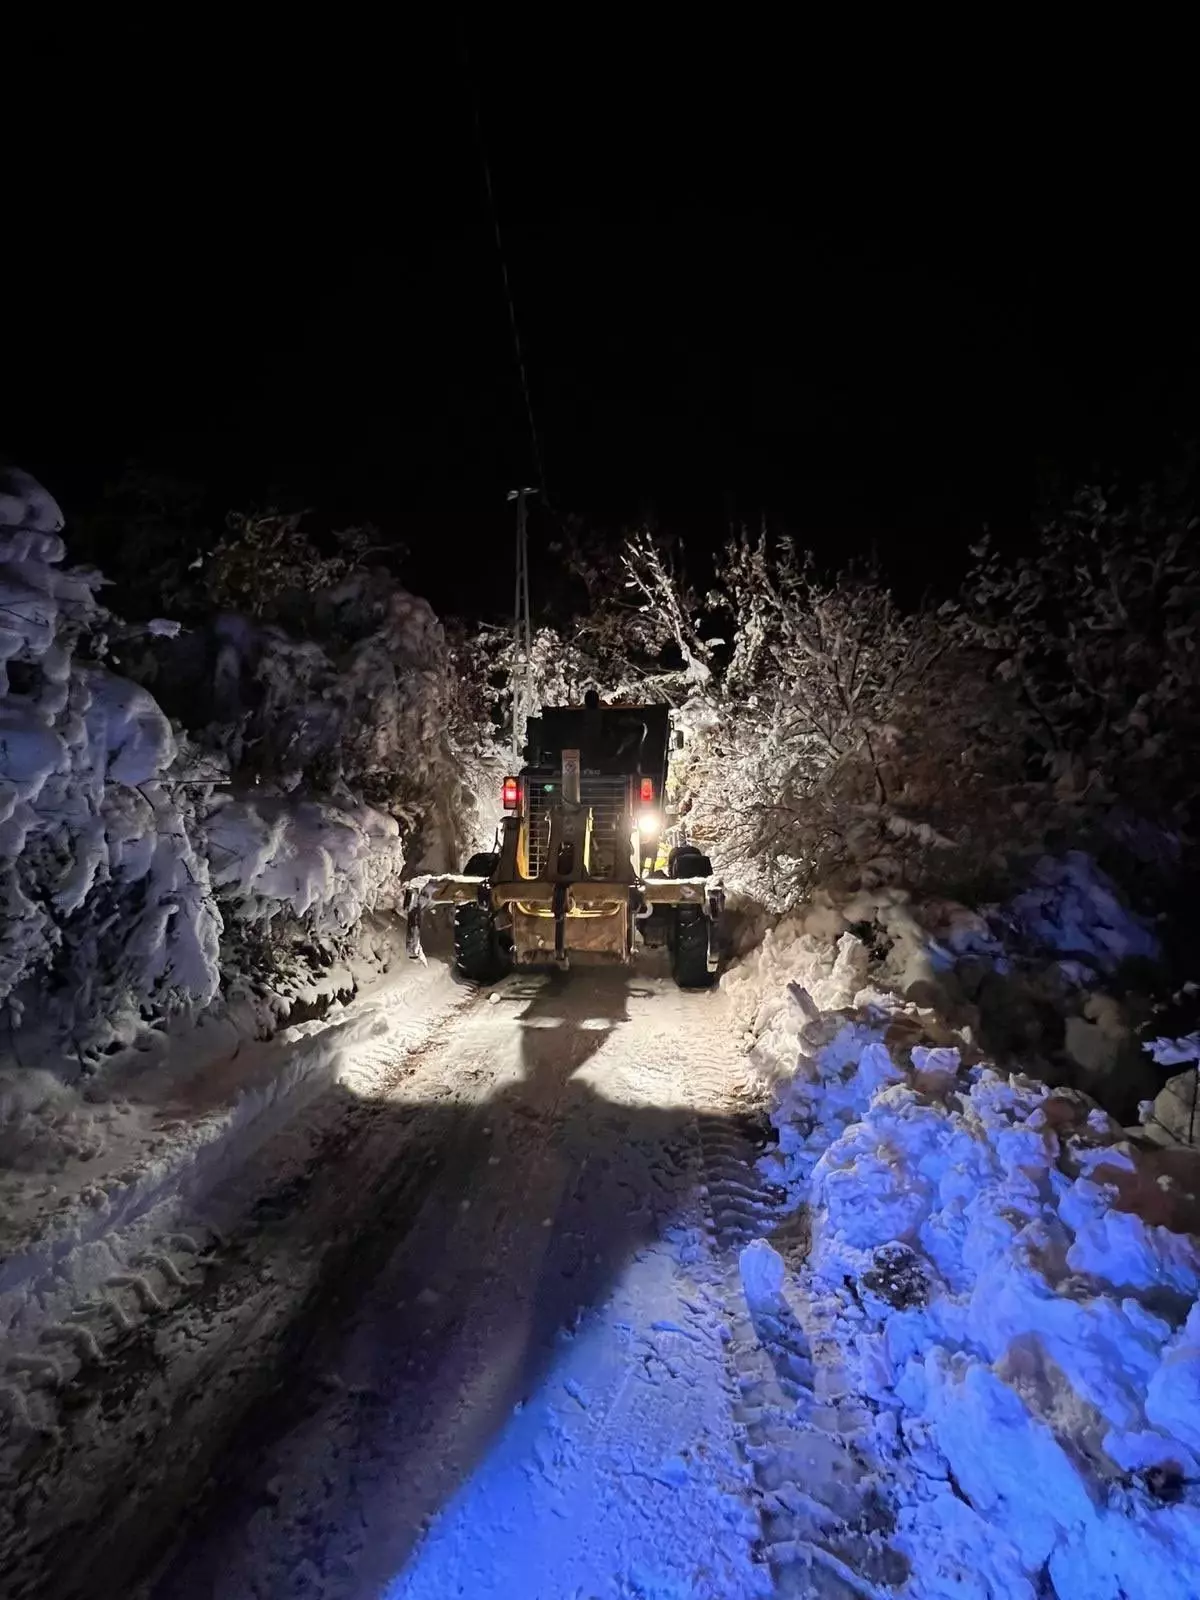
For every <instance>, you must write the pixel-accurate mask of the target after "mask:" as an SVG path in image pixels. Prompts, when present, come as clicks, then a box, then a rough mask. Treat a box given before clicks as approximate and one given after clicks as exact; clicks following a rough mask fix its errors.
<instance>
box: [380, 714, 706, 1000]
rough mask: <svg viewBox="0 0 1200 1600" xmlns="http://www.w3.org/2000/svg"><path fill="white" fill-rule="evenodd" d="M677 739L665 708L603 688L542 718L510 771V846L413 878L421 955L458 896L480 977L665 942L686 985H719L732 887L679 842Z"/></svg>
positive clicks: (606, 957)
mask: <svg viewBox="0 0 1200 1600" xmlns="http://www.w3.org/2000/svg"><path fill="white" fill-rule="evenodd" d="M670 737H671V729H670V719H669V713H668V711H667V708H666V707H665V706H603V705H601V704H600V703H599V700H598V698H597V697H596V696H595V695H594V694H591V695H589V696H588V700H587V703H586V704H585V705H584V706H582V707H577V706H550V707H546V708H545V709H543V711H542V712H541V714H540V716H537V717H531V718H530V719H529V723H528V732H527V735H526V739H527V743H526V745H525V749H524V765H523V766H522V767H521V770H520V771H519V772H518V773H517V774H516V775H514V776H511V777H506V778H505V779H504V787H503V804H504V818H503V821H502V823H501V825H500V829H499V834H498V841H497V848H496V849H495V850H493V851H489V852H484V853H481V854H479V855H475V856H472V857H471V859H470V860H469V861H468V862H467V864H466V869H465V871H463V872H461V873H448V874H444V875H441V876H429V877H424V878H420V879H415V880H414V881H413V883H412V884H411V885H410V886H409V888H408V891H407V895H406V902H405V906H406V913H407V917H408V946H409V954H410V955H417V956H419V955H420V953H421V921H422V918H423V916H424V915H425V913H426V912H427V911H428V910H429V908H430V907H434V906H438V905H452V906H453V907H454V951H455V959H456V962H457V965H458V967H459V969H460V970H461V971H462V973H463V974H464V975H465V976H466V977H468V978H471V979H473V980H475V981H476V982H479V983H493V982H495V981H496V980H497V979H498V978H501V977H503V976H504V974H505V973H506V972H508V971H509V970H510V969H511V968H512V967H513V966H517V967H531V966H551V967H558V968H566V967H569V966H574V965H585V964H593V965H594V964H612V963H623V962H629V961H631V960H632V959H633V956H634V953H635V951H636V950H638V949H639V948H640V947H641V946H643V945H655V944H657V945H665V946H666V947H667V949H668V950H669V952H670V958H671V971H672V974H673V976H674V978H675V980H676V982H677V983H678V984H679V985H680V987H681V988H687V989H698V988H706V987H708V986H709V985H710V984H711V983H712V982H713V981H714V979H715V976H716V971H717V965H718V956H717V946H716V940H715V937H714V934H715V929H716V923H717V918H718V917H719V915H720V913H721V910H722V908H723V906H724V893H723V891H722V888H721V885H720V884H719V883H718V882H717V881H716V880H715V879H714V877H713V874H712V866H711V864H710V862H709V859H708V857H707V856H705V855H703V854H702V853H701V852H700V851H699V850H698V849H697V848H695V847H694V846H692V845H688V844H686V843H683V844H677V845H675V846H674V847H673V848H670V849H668V848H667V844H666V839H667V834H666V828H667V820H668V819H667V815H666V812H665V809H664V805H665V788H666V777H667V759H668V749H669V743H670Z"/></svg>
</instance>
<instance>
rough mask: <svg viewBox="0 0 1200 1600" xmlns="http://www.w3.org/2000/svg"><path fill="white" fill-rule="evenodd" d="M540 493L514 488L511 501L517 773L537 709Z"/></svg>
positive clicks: (514, 749)
mask: <svg viewBox="0 0 1200 1600" xmlns="http://www.w3.org/2000/svg"><path fill="white" fill-rule="evenodd" d="M535 492H536V491H535V490H533V489H530V488H528V487H526V488H524V489H511V490H510V491H509V494H508V498H509V500H515V501H516V502H517V584H516V595H515V599H514V602H513V654H512V673H511V678H510V683H511V688H512V757H513V770H514V772H515V771H516V769H517V768H518V767H519V766H520V765H521V749H522V746H523V745H524V743H525V724H526V722H527V720H528V719H529V716H530V714H531V713H532V712H533V710H534V706H533V622H532V618H531V616H530V609H529V535H528V532H527V529H526V523H525V501H526V498H527V497H528V496H529V495H531V494H534V493H535Z"/></svg>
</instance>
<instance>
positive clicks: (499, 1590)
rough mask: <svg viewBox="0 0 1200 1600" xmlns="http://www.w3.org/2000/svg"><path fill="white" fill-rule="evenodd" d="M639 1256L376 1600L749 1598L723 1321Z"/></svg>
mask: <svg viewBox="0 0 1200 1600" xmlns="http://www.w3.org/2000/svg"><path fill="white" fill-rule="evenodd" d="M688 1255H693V1256H694V1257H695V1258H696V1259H697V1260H699V1259H702V1258H703V1250H702V1248H701V1247H700V1246H699V1245H698V1243H693V1242H692V1241H689V1238H688V1235H687V1231H686V1229H682V1228H681V1229H680V1230H678V1232H677V1233H675V1235H674V1237H673V1239H672V1238H669V1239H667V1240H665V1241H663V1242H662V1243H659V1244H656V1245H654V1246H651V1247H650V1248H648V1249H646V1250H644V1251H642V1252H641V1253H640V1254H639V1255H638V1256H637V1257H635V1258H634V1260H633V1261H632V1262H631V1263H630V1264H629V1266H628V1268H627V1270H626V1271H625V1273H624V1275H623V1276H622V1278H621V1279H620V1280H619V1282H618V1284H617V1286H616V1288H615V1290H614V1292H613V1294H612V1297H611V1299H610V1300H609V1302H608V1304H607V1305H605V1306H604V1307H603V1308H602V1309H600V1310H597V1311H594V1312H593V1313H592V1314H591V1315H590V1316H589V1317H588V1318H587V1319H586V1320H585V1321H584V1322H583V1323H582V1324H581V1326H580V1328H579V1331H578V1332H577V1333H576V1334H575V1335H574V1336H571V1337H565V1338H563V1339H562V1340H561V1341H560V1344H559V1348H558V1360H557V1363H556V1365H555V1366H554V1368H553V1369H552V1371H551V1372H550V1373H549V1375H548V1376H547V1378H546V1379H545V1380H544V1382H543V1383H542V1385H541V1387H540V1388H539V1389H538V1391H537V1392H536V1393H535V1394H534V1395H533V1396H531V1398H530V1399H529V1400H528V1402H527V1403H526V1404H525V1405H524V1406H523V1407H521V1409H519V1410H517V1411H515V1412H514V1413H513V1414H512V1415H511V1417H510V1418H509V1420H508V1423H507V1425H506V1426H505V1427H504V1428H503V1430H502V1432H501V1433H500V1434H499V1436H498V1438H497V1439H496V1441H495V1443H494V1445H493V1446H492V1448H491V1450H490V1451H489V1453H488V1455H487V1457H486V1459H485V1460H484V1461H482V1462H481V1463H480V1465H479V1466H478V1467H477V1469H476V1471H475V1472H474V1474H473V1476H472V1477H471V1478H470V1479H469V1481H468V1482H467V1483H466V1484H465V1485H464V1486H463V1487H462V1489H461V1490H460V1491H459V1493H458V1494H457V1496H456V1497H455V1498H454V1499H453V1500H452V1501H451V1502H450V1504H449V1505H448V1506H447V1507H446V1508H445V1509H444V1510H443V1511H442V1513H441V1514H440V1516H439V1517H438V1518H437V1520H436V1521H435V1523H434V1525H433V1527H432V1529H431V1531H430V1533H429V1535H428V1536H427V1538H426V1540H425V1542H424V1543H423V1545H422V1546H421V1547H420V1548H419V1549H418V1550H417V1552H416V1553H415V1555H414V1557H413V1559H412V1562H411V1564H410V1566H409V1568H408V1569H407V1570H406V1571H405V1572H404V1573H403V1574H401V1575H400V1576H399V1577H398V1578H397V1579H396V1580H395V1581H394V1582H393V1583H392V1585H391V1586H390V1587H389V1588H388V1590H387V1591H386V1593H387V1596H388V1600H448V1597H450V1596H470V1597H471V1600H559V1597H561V1600H569V1597H575V1596H580V1597H588V1600H590V1597H591V1596H594V1595H595V1596H599V1595H604V1596H609V1595H612V1596H629V1597H631V1600H632V1597H637V1600H742V1597H745V1600H751V1597H754V1596H766V1595H769V1594H770V1593H771V1592H772V1590H771V1585H770V1580H769V1575H768V1573H767V1571H766V1569H765V1568H764V1567H763V1566H762V1565H760V1564H756V1563H755V1562H754V1561H753V1560H752V1558H751V1547H752V1544H753V1541H754V1540H755V1539H757V1537H758V1533H759V1528H758V1519H757V1516H756V1514H755V1511H754V1509H753V1505H754V1501H753V1495H752V1494H751V1492H750V1487H751V1486H750V1482H749V1476H748V1469H747V1468H746V1466H745V1465H744V1464H743V1462H742V1461H741V1460H740V1459H739V1455H738V1450H737V1445H736V1441H735V1438H734V1431H733V1422H732V1407H731V1395H730V1392H729V1381H728V1378H727V1375H726V1363H725V1355H724V1351H723V1347H722V1346H723V1339H722V1335H723V1333H724V1331H725V1330H724V1328H723V1323H722V1319H721V1314H720V1308H719V1306H717V1305H716V1304H715V1303H714V1302H713V1301H712V1300H711V1299H710V1297H709V1294H710V1292H709V1291H708V1290H707V1289H706V1288H705V1287H704V1286H703V1285H702V1284H698V1283H697V1282H695V1281H694V1280H693V1278H692V1276H691V1274H690V1272H689V1271H688V1269H687V1267H686V1266H685V1265H684V1263H683V1261H682V1260H681V1259H680V1257H684V1258H686V1257H687V1256H688Z"/></svg>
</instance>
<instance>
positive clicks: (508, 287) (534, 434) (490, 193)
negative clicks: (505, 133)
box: [457, 22, 546, 503]
mask: <svg viewBox="0 0 1200 1600" xmlns="http://www.w3.org/2000/svg"><path fill="white" fill-rule="evenodd" d="M457 32H458V43H459V49H460V50H461V52H462V57H463V63H464V66H465V68H466V74H467V90H468V93H469V94H470V96H471V109H472V111H473V113H474V117H475V139H476V143H477V144H478V146H479V162H480V165H481V166H482V168H483V186H484V189H485V190H486V191H487V202H488V212H489V214H490V216H491V219H492V232H493V233H494V234H495V236H496V255H497V257H498V258H499V261H500V278H501V281H502V282H503V285H504V298H505V301H506V302H507V304H508V324H509V327H510V328H511V330H512V341H513V354H514V356H515V357H516V362H517V372H518V374H519V376H520V379H521V393H522V394H523V395H524V397H525V416H526V419H527V421H528V423H529V442H530V445H531V447H532V451H533V467H534V471H535V473H536V474H537V481H538V488H539V489H540V491H541V496H542V501H543V503H545V501H546V469H545V467H544V466H543V464H542V446H541V440H540V439H539V437H538V430H537V423H536V422H535V421H534V416H533V399H532V397H531V395H530V393H529V374H528V373H527V371H526V369H525V348H524V346H523V345H522V343H521V330H520V327H519V325H518V323H517V308H516V305H515V303H514V301H513V294H512V284H511V283H510V281H509V276H508V259H507V257H506V256H505V253H504V237H503V235H502V233H501V231H500V213H499V211H498V210H497V209H496V195H495V191H494V190H493V188H492V168H491V163H490V162H489V161H488V156H487V145H486V143H485V142H484V137H483V119H482V117H481V116H480V114H479V96H478V95H477V94H476V93H475V80H474V76H473V74H472V72H471V56H470V52H469V50H468V49H467V41H466V35H465V33H464V31H463V27H462V24H461V22H460V23H459V24H458V26H457Z"/></svg>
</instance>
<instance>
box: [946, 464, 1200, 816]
mask: <svg viewBox="0 0 1200 1600" xmlns="http://www.w3.org/2000/svg"><path fill="white" fill-rule="evenodd" d="M1196 529H1197V523H1196V519H1195V518H1194V517H1191V516H1190V515H1189V514H1188V512H1187V511H1186V510H1185V509H1183V508H1182V507H1181V506H1180V505H1178V504H1175V503H1173V502H1172V500H1171V498H1169V497H1164V496H1160V495H1159V494H1156V493H1155V492H1154V491H1152V490H1149V489H1147V490H1145V491H1143V493H1142V494H1141V496H1140V497H1139V498H1138V499H1137V501H1136V502H1135V503H1133V504H1120V503H1118V502H1117V501H1116V500H1115V499H1114V498H1110V497H1106V495H1105V494H1103V493H1102V492H1101V491H1100V490H1098V489H1088V490H1084V491H1082V492H1081V493H1080V494H1079V495H1078V496H1077V497H1076V498H1075V501H1074V503H1073V504H1072V505H1071V506H1070V507H1069V508H1068V509H1067V510H1066V511H1065V512H1063V513H1061V514H1059V515H1058V516H1056V517H1054V518H1053V519H1051V520H1048V521H1047V522H1046V523H1045V524H1044V525H1043V527H1042V528H1041V538H1040V542H1039V545H1038V548H1037V550H1036V551H1035V552H1033V553H1031V554H1029V555H1025V556H1022V557H1020V558H1018V559H1016V560H1008V559H1006V558H1005V557H1004V556H1002V555H1001V554H1000V553H999V552H998V551H997V550H995V549H993V548H992V547H991V546H990V545H989V544H988V543H987V542H984V543H983V544H981V545H979V546H978V547H976V551H975V554H976V557H977V560H976V565H975V568H974V570H973V571H972V573H971V575H970V577H969V579H968V582H967V585H966V591H965V594H964V598H963V604H962V610H961V613H960V616H959V619H958V620H959V627H960V630H961V633H962V635H963V637H964V638H965V639H966V640H967V641H968V642H969V643H970V644H971V645H973V646H976V647H979V648H982V649H983V650H985V651H986V652H987V653H988V655H989V656H990V658H991V659H992V661H993V662H994V663H995V665H994V675H995V677H996V678H997V679H1000V680H1003V681H1004V682H1007V683H1010V684H1011V685H1012V686H1013V687H1014V689H1015V691H1016V693H1015V697H1014V698H1015V710H1016V715H1017V717H1018V718H1019V730H1018V728H1016V727H1015V728H1014V734H1015V735H1017V736H1019V737H1020V738H1021V739H1023V740H1024V741H1025V742H1026V744H1027V747H1028V750H1029V752H1030V754H1031V756H1032V757H1033V760H1034V762H1035V764H1036V768H1037V771H1038V773H1039V776H1041V777H1043V778H1044V779H1045V780H1046V781H1047V782H1048V783H1049V784H1050V785H1051V786H1052V788H1053V795H1054V800H1055V803H1056V806H1057V808H1058V810H1059V812H1060V814H1061V817H1062V819H1063V822H1064V825H1067V826H1070V825H1081V824H1083V825H1094V824H1095V823H1096V822H1097V821H1100V820H1104V819H1113V818H1114V817H1116V816H1117V814H1118V813H1124V814H1125V815H1126V816H1127V817H1137V818H1141V819H1148V820H1151V821H1154V822H1156V823H1159V824H1160V825H1162V826H1163V827H1166V828H1169V829H1179V828H1184V827H1186V826H1187V825H1188V822H1189V820H1191V818H1192V816H1193V811H1194V803H1195V787H1194V781H1193V772H1192V769H1193V758H1192V750H1193V749H1194V747H1195V744H1196V740H1197V735H1198V734H1200V622H1198V618H1200V563H1198V560H1197V536H1196Z"/></svg>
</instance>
